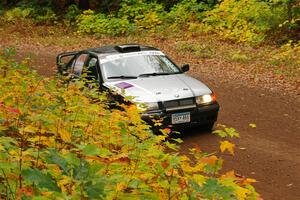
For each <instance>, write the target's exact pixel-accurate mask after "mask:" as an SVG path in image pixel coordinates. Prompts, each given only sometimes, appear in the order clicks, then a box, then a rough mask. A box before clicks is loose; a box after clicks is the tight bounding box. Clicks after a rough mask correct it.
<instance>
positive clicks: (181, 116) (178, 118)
mask: <svg viewBox="0 0 300 200" xmlns="http://www.w3.org/2000/svg"><path fill="white" fill-rule="evenodd" d="M190 121H191V114H190V113H189V112H184V113H175V114H172V124H181V123H187V122H190Z"/></svg>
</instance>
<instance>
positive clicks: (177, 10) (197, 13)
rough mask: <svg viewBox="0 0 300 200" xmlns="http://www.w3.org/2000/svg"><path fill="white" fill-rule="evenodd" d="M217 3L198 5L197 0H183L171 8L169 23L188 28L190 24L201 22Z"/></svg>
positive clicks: (210, 2)
mask: <svg viewBox="0 0 300 200" xmlns="http://www.w3.org/2000/svg"><path fill="white" fill-rule="evenodd" d="M216 2H217V1H214V0H212V1H208V2H207V3H205V2H200V3H198V2H197V0H183V1H181V2H179V3H178V4H176V5H174V6H173V7H172V8H171V11H170V12H169V13H168V20H169V23H171V24H173V25H174V26H179V27H182V26H184V27H186V26H187V25H188V24H189V23H192V22H200V21H201V20H202V19H203V14H204V12H205V11H208V10H211V9H212V8H213V6H214V5H215V4H216Z"/></svg>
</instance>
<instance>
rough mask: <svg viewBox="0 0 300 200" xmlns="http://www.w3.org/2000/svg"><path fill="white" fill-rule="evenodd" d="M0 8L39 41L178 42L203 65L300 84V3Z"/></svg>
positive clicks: (138, 0) (189, 1) (128, 2)
mask: <svg viewBox="0 0 300 200" xmlns="http://www.w3.org/2000/svg"><path fill="white" fill-rule="evenodd" d="M1 4H2V8H1V9H0V15H1V22H0V23H1V26H2V27H4V28H5V27H7V28H10V27H14V26H15V25H18V27H15V28H14V29H15V30H12V34H15V32H20V33H21V34H23V33H24V32H28V33H30V36H31V37H34V34H36V31H35V30H36V29H38V27H41V29H44V32H43V33H42V37H41V38H40V39H41V40H43V38H44V37H45V36H51V35H56V34H57V31H56V30H57V29H58V30H61V32H62V34H65V35H66V34H67V35H70V36H72V38H74V35H77V36H78V35H90V37H96V38H98V39H107V38H120V37H121V38H122V37H124V38H126V37H131V38H132V37H134V36H139V37H143V38H145V37H148V38H154V37H155V38H159V39H163V40H170V42H173V41H175V42H176V43H175V46H176V48H177V49H178V50H180V51H182V52H183V53H188V54H191V55H194V56H195V57H196V58H198V59H206V60H209V59H216V58H218V57H220V56H221V57H222V60H223V61H225V62H230V63H231V65H232V64H233V65H238V68H246V69H247V68H250V69H247V70H249V71H250V73H251V74H255V73H262V72H263V73H264V72H266V73H271V74H273V75H274V76H275V77H279V81H281V80H284V81H285V82H286V81H287V82H290V83H291V85H295V84H296V85H299V81H298V79H299V77H300V67H299V66H300V65H299V63H300V50H299V49H300V43H299V38H300V35H299V34H300V2H299V1H297V0H268V1H267V0H266V1H257V0H240V1H236V0H224V1H215V0H208V1H196V0H181V1H178V0H174V1H164V0H161V1H146V0H122V1H109V2H107V1H101V2H100V1H93V0H90V1H51V0H44V1H27V0H19V1H13V2H11V1H2V3H1ZM48 27H54V28H52V29H51V28H50V29H49V28H48ZM47 39H49V38H47ZM62 39H64V38H62ZM67 40H68V39H67ZM134 40H138V39H137V37H135V38H134ZM207 40H209V41H212V42H213V43H212V44H211V43H206V42H205V41H207ZM223 41H224V42H223ZM46 42H48V41H46ZM129 42H131V41H129ZM48 43H49V42H48ZM222 45H224V46H222ZM226 46H228V48H226ZM233 48H234V49H233ZM223 61H222V62H223ZM241 65H242V66H241ZM253 65H255V66H253ZM249 66H250V67H249Z"/></svg>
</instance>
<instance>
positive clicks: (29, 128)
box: [24, 125, 38, 133]
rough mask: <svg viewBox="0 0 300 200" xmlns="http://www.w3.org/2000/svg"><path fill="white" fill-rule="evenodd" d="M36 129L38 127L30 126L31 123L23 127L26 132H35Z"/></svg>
mask: <svg viewBox="0 0 300 200" xmlns="http://www.w3.org/2000/svg"><path fill="white" fill-rule="evenodd" d="M37 131H38V128H37V127H34V126H31V125H28V126H26V127H25V128H24V132H26V133H36V132H37Z"/></svg>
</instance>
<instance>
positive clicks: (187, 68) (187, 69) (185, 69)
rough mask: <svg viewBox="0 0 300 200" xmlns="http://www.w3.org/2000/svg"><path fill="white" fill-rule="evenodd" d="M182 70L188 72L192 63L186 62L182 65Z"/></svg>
mask: <svg viewBox="0 0 300 200" xmlns="http://www.w3.org/2000/svg"><path fill="white" fill-rule="evenodd" d="M181 70H182V72H187V71H189V70H190V65H189V64H184V65H182V67H181Z"/></svg>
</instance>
